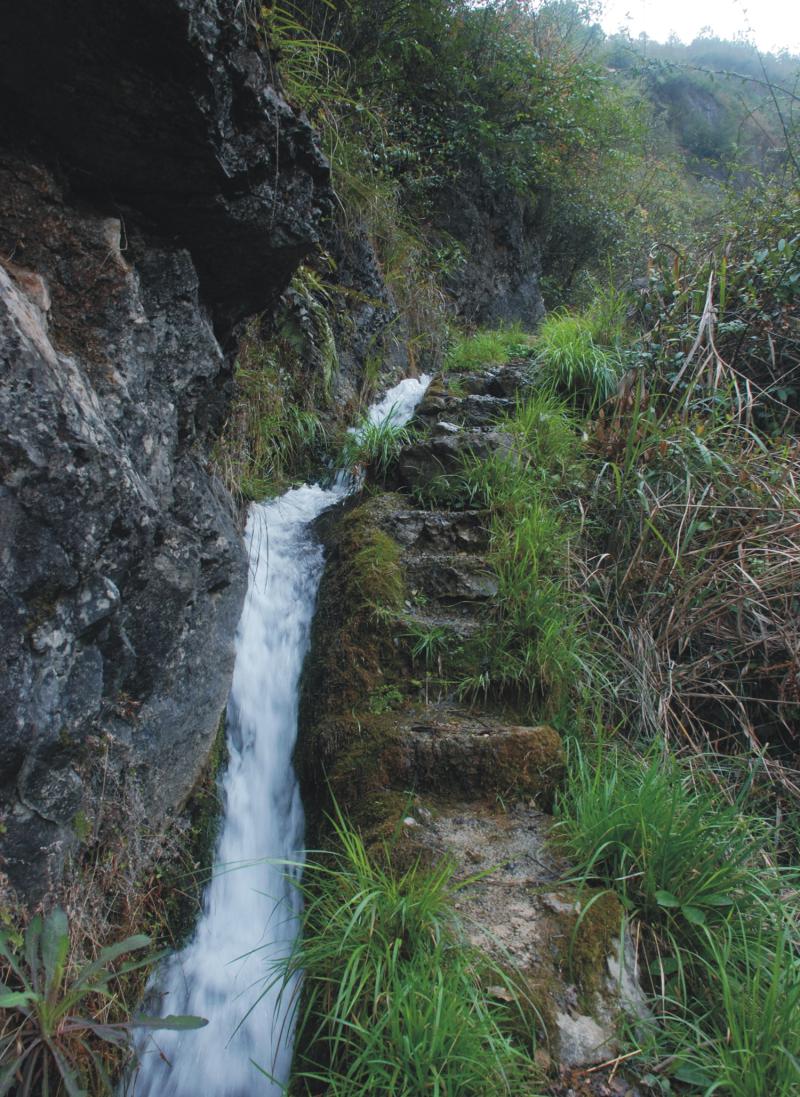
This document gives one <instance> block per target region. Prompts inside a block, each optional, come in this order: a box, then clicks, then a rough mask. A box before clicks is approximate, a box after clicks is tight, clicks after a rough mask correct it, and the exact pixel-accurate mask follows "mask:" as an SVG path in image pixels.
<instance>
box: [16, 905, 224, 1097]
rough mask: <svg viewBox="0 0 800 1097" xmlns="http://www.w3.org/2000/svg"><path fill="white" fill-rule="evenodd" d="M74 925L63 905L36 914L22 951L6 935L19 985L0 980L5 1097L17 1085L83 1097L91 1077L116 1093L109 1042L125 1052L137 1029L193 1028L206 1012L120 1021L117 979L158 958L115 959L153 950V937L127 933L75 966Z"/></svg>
mask: <svg viewBox="0 0 800 1097" xmlns="http://www.w3.org/2000/svg"><path fill="white" fill-rule="evenodd" d="M69 943H70V936H69V926H68V922H67V916H66V914H65V913H64V912H63V910H61V909H59V908H56V909H55V910H53V911H52V912H51V913H50V914H49V915H47V917H46V918H42V917H41V915H38V914H37V915H35V916H34V917H33V918H32V919H31V921H30V923H29V925H28V927H27V929H26V931H25V939H24V945H23V947H22V948H20V949H17V948H15V947H14V945H13V943H12V942H11V940H10V938H9V935H8V934H6V933H2V934H0V957H2V960H3V961H4V963H5V965H6V966H7V970H8V972H9V976H10V978H11V981H12V982H13V983H15V984H16V987H10V986H7V985H2V986H0V1008H1V1009H3V1010H5V1011H7V1013H6V1024H5V1026H4V1029H3V1032H2V1034H0V1070H2V1073H1V1074H0V1095H5V1094H7V1093H8V1092H9V1090H10V1089H11V1087H12V1086H14V1087H15V1089H14V1092H15V1094H17V1097H40V1095H41V1097H56V1095H57V1094H60V1093H62V1092H63V1093H66V1094H69V1095H70V1097H78V1095H80V1094H84V1093H85V1092H86V1088H85V1087H86V1086H87V1085H88V1084H89V1082H90V1078H91V1082H92V1083H93V1087H94V1088H93V1092H95V1093H103V1094H109V1095H110V1094H111V1093H113V1086H112V1082H111V1079H110V1077H109V1074H108V1070H107V1062H106V1059H107V1053H106V1055H105V1056H104V1054H103V1052H102V1050H101V1049H102V1047H103V1045H105V1046H106V1047H107V1048H109V1049H113V1050H115V1051H116V1052H117V1054H119V1052H120V1050H122V1051H123V1052H124V1051H125V1050H127V1048H128V1044H129V1039H130V1031H131V1029H132V1028H134V1027H146V1028H152V1029H180V1030H186V1029H194V1028H201V1027H202V1026H203V1025H205V1024H206V1023H207V1022H206V1021H204V1020H203V1019H202V1018H200V1017H188V1016H184V1017H145V1016H138V1017H133V1018H126V1019H124V1020H115V1019H114V1018H113V1016H111V1017H109V1007H110V1006H112V1005H113V1003H114V1001H115V999H116V995H115V994H114V993H112V991H111V989H110V986H109V984H110V983H111V982H112V980H114V979H118V978H120V977H121V976H124V975H126V974H128V973H129V972H132V971H135V970H137V969H139V968H143V967H150V966H152V964H153V963H155V961H156V960H157V959H158V957H156V956H153V955H148V956H146V957H145V958H144V959H137V960H128V961H126V962H125V963H123V964H121V965H120V966H119V967H117V966H115V962H116V961H117V960H119V959H120V958H121V957H123V956H125V955H126V954H130V953H133V952H141V951H142V949H145V948H148V947H149V945H150V938H149V937H145V936H142V935H139V936H135V937H128V938H126V939H125V940H124V941H119V942H117V943H116V944H114V945H110V946H108V947H107V948H104V949H102V950H101V951H100V952H99V954H98V956H97V958H96V959H95V960H94V961H92V962H90V963H86V964H84V965H82V966H78V967H76V966H75V965H74V964H73V963H71V962H70V958H69Z"/></svg>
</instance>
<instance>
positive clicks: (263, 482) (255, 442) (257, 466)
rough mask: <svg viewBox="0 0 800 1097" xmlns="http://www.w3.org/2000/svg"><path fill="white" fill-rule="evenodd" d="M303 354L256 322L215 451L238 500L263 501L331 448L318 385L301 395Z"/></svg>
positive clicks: (244, 343) (243, 348)
mask: <svg viewBox="0 0 800 1097" xmlns="http://www.w3.org/2000/svg"><path fill="white" fill-rule="evenodd" d="M302 385H303V379H302V375H300V366H299V355H298V351H297V349H296V348H295V347H294V345H293V344H292V343H291V342H290V341H287V340H286V339H284V338H281V337H278V336H274V337H272V338H270V339H265V338H264V337H262V335H261V334H260V331H259V329H258V325H257V323H256V322H252V323H251V324H250V326H249V328H248V330H247V332H246V334H245V337H244V339H243V340H242V343H241V345H240V348H239V358H238V360H237V363H236V370H235V372H234V386H235V387H234V399H233V403H232V406H231V410H230V414H229V417H228V420H227V422H226V423H225V425H224V427H223V430H222V434H221V436H220V438H219V440H218V442H217V445H216V446H215V449H214V454H213V461H214V464H215V466H216V469H217V471H218V473H219V475H220V476H221V478H222V479H223V481H224V482H225V484H226V485H227V487H228V488H229V490H230V491H231V493H232V494H233V495H234V497H238V498H243V499H245V500H251V499H263V498H265V497H266V496H269V495H272V494H275V493H276V492H277V491H280V490H282V489H283V488H284V487H285V486H286V484H287V482H289V481H291V480H292V479H295V478H298V477H302V476H303V475H305V474H306V473H307V472H308V471H309V470H310V468H312V467H314V465H315V463H316V461H317V460H318V458H319V457H320V456H321V454H322V451H323V450H324V448H325V445H326V431H325V427H324V426H323V423H322V420H321V418H320V415H319V413H318V411H317V410H316V409H317V407H318V406H319V403H320V402H323V401H318V399H317V398H315V394H314V392H313V388H314V386H313V385H312V386H309V388H308V391H306V392H305V393H303V394H301V392H300V391H299V390H300V389H301V388H302Z"/></svg>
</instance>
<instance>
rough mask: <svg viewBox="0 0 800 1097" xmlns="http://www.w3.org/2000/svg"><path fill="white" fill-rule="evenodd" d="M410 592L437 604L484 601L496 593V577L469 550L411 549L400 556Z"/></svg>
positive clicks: (490, 599) (494, 596)
mask: <svg viewBox="0 0 800 1097" xmlns="http://www.w3.org/2000/svg"><path fill="white" fill-rule="evenodd" d="M403 565H404V567H405V572H406V581H407V583H408V589H409V593H410V594H411V596H412V598H413V597H414V596H415V595H417V594H422V595H424V596H425V597H426V598H430V599H433V600H434V601H436V602H438V603H439V604H440V605H463V604H475V603H481V604H483V603H486V602H489V601H492V600H493V599H495V598H496V597H497V590H498V587H497V577H496V576H495V575H494V573H493V572H492V571H491V569H490V568H489V567H488V566H487V564H486V563H485V561H484V560H482V559H481V558H480V557H476V556H473V555H471V554H470V553H464V552H462V553H432V552H431V553H428V552H421V553H413V554H406V555H405V556H404V557H403Z"/></svg>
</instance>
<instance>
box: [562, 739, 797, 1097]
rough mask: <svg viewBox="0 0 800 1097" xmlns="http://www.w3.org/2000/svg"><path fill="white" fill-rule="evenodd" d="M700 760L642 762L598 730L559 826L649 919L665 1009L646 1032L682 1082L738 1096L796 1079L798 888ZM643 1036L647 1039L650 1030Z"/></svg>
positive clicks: (576, 757)
mask: <svg viewBox="0 0 800 1097" xmlns="http://www.w3.org/2000/svg"><path fill="white" fill-rule="evenodd" d="M700 763H701V764H698V763H697V761H696V762H695V764H694V765H693V766H692V768H689V767H688V766H686V765H683V764H681V763H679V762H678V761H677V760H676V759H675V758H673V757H672V756H671V755H670V754H669V752H668V750H667V749H666V748H665V747H664V746H663V744H662V745H660V746H659V747H658V748H656V747H653V748H652V749H651V750H650V752H649V754H648V755H647V756H645V757H638V756H637V755H636V754H634V753H632V752H631V750H630V748H629V747H626V746H625V745H624V744H620V743H618V744H616V745H615V744H610V743H609V742H608V741H606V740H604V739H603V738H600V739H599V740H598V741H597V742H596V743H595V744H594V745H593V746H589V747H583V746H580V745H578V744H576V743H574V742H573V743H572V744H571V745H570V756H569V765H568V779H567V785H566V788H565V790H564V791H563V792H562V793H561V794H560V795H559V796H558V798H557V806H556V811H557V814H558V816H559V820H558V822H557V825H556V832H557V834H558V835H559V836H560V838H561V840H562V841H563V842H564V843H565V845H566V848H567V850H568V851H569V853H570V855H571V857H572V858H573V859H574V861H575V863H576V864H577V866H578V873H579V874H580V875H582V877H583V878H584V879H585V880H591V879H600V880H601V881H603V882H604V883H606V884H607V885H608V886H610V887H613V888H614V889H615V890H616V891H617V892H618V894H619V895H620V897H621V898H622V900H623V902H624V903H625V905H626V907H627V909H628V910H629V912H631V913H632V914H634V915H636V916H637V917H639V918H642V919H644V920H645V922H646V924H647V927H649V932H650V933H651V934H652V936H651V937H650V948H649V957H650V960H651V963H650V976H651V982H650V989H651V993H652V994H653V1000H654V1005H655V1008H656V1013H655V1015H654V1017H653V1020H652V1023H648V1024H647V1025H646V1026H645V1028H644V1029H640V1030H639V1032H638V1034H637V1040H638V1041H639V1046H640V1047H641V1046H642V1043H643V1042H644V1046H645V1048H646V1051H645V1054H646V1056H647V1057H648V1058H650V1059H652V1060H653V1061H659V1060H660V1061H662V1062H665V1063H666V1064H667V1067H668V1074H669V1075H670V1076H671V1077H674V1078H675V1079H676V1080H678V1081H681V1082H684V1083H689V1084H691V1085H693V1086H698V1087H701V1088H702V1089H703V1091H704V1092H707V1093H711V1092H716V1091H719V1092H720V1093H724V1094H726V1095H731V1097H767V1095H771V1094H772V1093H779V1094H781V1095H784V1097H789V1094H791V1093H794V1092H795V1090H796V1087H797V1084H798V1081H800V1055H798V1052H800V1022H799V1021H798V1012H797V1009H798V1004H800V955H798V952H797V948H796V941H795V940H794V936H793V931H792V929H791V928H790V926H789V924H788V922H787V920H786V917H785V912H784V906H783V904H784V902H785V901H786V897H787V896H788V895H790V894H791V893H792V892H793V891H794V890H795V889H796V888H797V885H798V878H797V872H796V870H788V871H786V870H783V871H782V870H780V869H778V868H776V867H775V865H774V864H773V863H771V862H770V860H769V859H768V857H767V856H766V855H765V850H766V849H767V848H769V844H770V843H769V839H770V838H771V837H772V836H771V835H770V833H769V831H768V829H767V828H766V826H765V824H764V823H763V822H761V821H757V820H754V819H752V818H750V817H748V816H747V815H746V814H745V813H744V811H743V806H744V800H743V798H742V799H740V800H739V801H737V802H729V801H726V800H725V799H724V797H723V794H722V792H721V790H720V788H719V786H718V784H716V783H712V781H711V779H710V777H711V774H712V773H713V769H712V768H711V767H710V766H709V767H707V768H706V767H704V766H703V765H702V760H700ZM646 1035H647V1038H645V1036H646Z"/></svg>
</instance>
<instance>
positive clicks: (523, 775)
mask: <svg viewBox="0 0 800 1097" xmlns="http://www.w3.org/2000/svg"><path fill="white" fill-rule="evenodd" d="M493 756H494V766H493V770H494V772H493V775H492V785H491V789H492V790H494V791H497V792H501V793H502V792H507V793H508V792H510V793H514V794H516V795H518V796H532V797H536V798H537V799H538V801H539V803H540V804H542V805H543V806H545V807H547V808H550V807H551V806H552V803H553V797H554V795H555V791H556V789H557V788H558V787H559V786H560V785H561V784H562V783H563V780H564V776H565V773H566V758H565V756H564V747H563V744H562V742H561V736H560V735H559V734H558V732H557V731H555V730H554V729H553V728H551V727H550V726H549V725H548V724H541V725H539V726H538V727H536V728H527V727H526V728H512V729H509V733H508V734H507V735H502V736H498V737H497V738H496V740H495V742H494V749H493Z"/></svg>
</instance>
